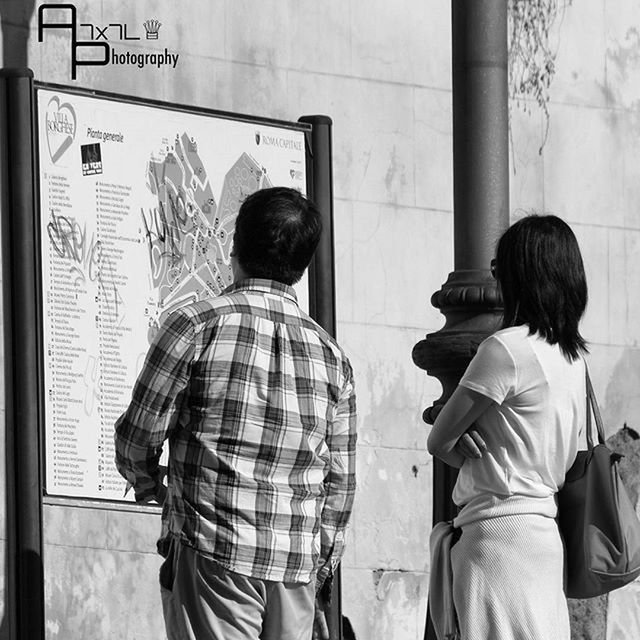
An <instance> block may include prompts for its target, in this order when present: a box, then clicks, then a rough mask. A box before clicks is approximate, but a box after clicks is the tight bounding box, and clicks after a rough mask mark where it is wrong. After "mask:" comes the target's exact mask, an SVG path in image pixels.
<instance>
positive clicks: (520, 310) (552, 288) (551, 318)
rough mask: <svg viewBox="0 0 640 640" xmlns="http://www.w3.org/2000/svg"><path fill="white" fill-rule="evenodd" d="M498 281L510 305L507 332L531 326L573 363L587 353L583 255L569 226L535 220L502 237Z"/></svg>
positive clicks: (553, 219) (521, 222)
mask: <svg viewBox="0 0 640 640" xmlns="http://www.w3.org/2000/svg"><path fill="white" fill-rule="evenodd" d="M496 278H497V280H498V284H499V285H500V289H501V291H502V298H503V301H504V319H503V325H502V326H503V328H506V327H512V326H515V325H520V324H528V325H529V332H530V333H531V334H532V333H535V332H539V333H540V335H541V336H543V337H544V338H545V340H546V341H547V342H548V343H550V344H558V345H559V346H560V349H561V350H562V353H563V354H564V355H565V357H566V358H567V359H568V360H576V359H577V358H578V357H579V355H580V354H581V353H585V352H586V351H587V344H586V342H585V340H584V338H583V337H582V336H581V335H580V332H579V331H578V324H579V322H580V319H581V318H582V315H583V314H584V310H585V308H586V306H587V279H586V276H585V273H584V265H583V263H582V255H581V254H580V248H579V247H578V241H577V240H576V237H575V235H574V234H573V231H572V230H571V228H570V227H569V225H568V224H567V223H566V222H564V221H563V220H561V219H560V218H558V217H557V216H551V215H545V216H540V215H529V216H527V217H526V218H522V219H521V220H519V221H518V222H516V223H515V224H513V225H512V226H511V227H509V229H507V231H505V233H504V234H503V235H502V237H501V238H500V240H499V242H498V251H497V253H496Z"/></svg>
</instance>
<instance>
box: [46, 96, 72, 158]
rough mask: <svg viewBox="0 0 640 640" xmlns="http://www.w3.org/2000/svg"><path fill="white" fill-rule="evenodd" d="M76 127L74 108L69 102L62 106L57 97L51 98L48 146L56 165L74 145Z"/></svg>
mask: <svg viewBox="0 0 640 640" xmlns="http://www.w3.org/2000/svg"><path fill="white" fill-rule="evenodd" d="M76 125H77V121H76V112H75V110H74V108H73V107H72V106H71V105H70V104H69V103H68V102H63V103H62V104H60V100H59V98H58V97H57V96H54V97H53V98H51V100H49V104H48V105H47V145H48V147H49V155H50V156H51V162H53V163H54V164H55V163H56V162H57V161H58V160H59V159H60V158H61V157H62V154H63V153H64V152H65V151H66V150H67V149H68V148H69V147H70V146H71V144H72V143H73V141H74V139H75V137H76Z"/></svg>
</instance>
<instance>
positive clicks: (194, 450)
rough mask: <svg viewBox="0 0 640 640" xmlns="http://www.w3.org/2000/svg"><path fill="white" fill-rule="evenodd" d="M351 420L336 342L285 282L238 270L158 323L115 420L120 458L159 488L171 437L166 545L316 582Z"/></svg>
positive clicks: (336, 515)
mask: <svg viewBox="0 0 640 640" xmlns="http://www.w3.org/2000/svg"><path fill="white" fill-rule="evenodd" d="M355 427H356V407H355V393H354V386H353V373H352V369H351V365H350V363H349V360H348V359H347V357H346V356H345V354H344V352H343V351H342V350H341V349H340V347H339V346H338V345H337V344H336V342H335V340H334V339H333V338H332V337H331V336H329V334H327V333H326V332H325V331H324V330H323V329H322V328H321V327H319V326H318V325H317V324H316V323H315V322H314V321H313V320H311V319H310V318H309V317H308V316H307V315H306V314H305V313H303V312H302V311H301V310H300V308H299V307H298V304H297V300H296V295H295V292H294V291H293V289H292V288H291V287H288V286H286V285H283V284H281V283H278V282H274V281H270V280H257V279H252V280H244V281H241V282H239V283H236V284H234V285H232V286H231V287H229V288H228V289H226V290H225V291H224V293H223V294H222V295H221V296H219V297H217V298H212V299H208V300H205V301H201V302H198V303H195V304H191V305H188V306H186V307H183V308H181V309H179V310H178V311H175V312H174V313H172V314H171V315H170V316H169V317H168V319H167V321H166V322H165V323H164V324H163V326H162V327H161V328H160V330H159V332H158V334H157V335H156V336H155V338H154V340H153V343H152V344H151V347H150V349H149V352H148V354H147V358H146V360H145V363H144V366H143V369H142V371H141V373H140V375H139V377H138V380H137V382H136V384H135V387H134V390H133V396H132V400H131V403H130V405H129V407H128V408H127V410H126V412H125V413H124V414H123V415H122V416H121V417H120V419H119V420H118V422H117V423H116V436H115V441H116V464H117V467H118V469H119V471H120V473H121V474H122V475H123V476H124V477H125V478H126V479H127V480H128V481H129V482H130V483H131V484H132V485H133V488H134V490H135V495H136V500H138V501H146V500H149V499H152V498H153V497H154V496H155V495H156V492H157V491H158V485H159V483H160V482H161V477H160V475H161V474H160V471H159V458H160V455H161V453H162V446H163V443H164V441H165V440H167V439H168V441H169V472H168V489H167V496H166V499H165V501H164V506H163V533H162V536H161V538H160V540H159V542H158V548H159V549H160V550H161V552H162V549H163V548H166V546H167V543H168V541H169V540H170V539H171V538H172V537H173V538H175V539H178V540H179V541H180V542H182V543H183V544H187V545H190V546H191V547H193V548H195V549H196V550H197V551H198V552H200V553H202V554H204V555H208V556H210V557H212V558H213V559H215V560H216V561H217V562H219V563H220V564H221V565H223V566H225V567H227V568H228V569H231V570H232V571H236V572H237V573H241V574H243V575H248V576H252V577H255V578H261V579H266V580H275V581H281V582H309V581H310V580H312V579H313V578H314V575H315V577H316V584H317V586H318V587H319V586H320V585H321V584H322V582H323V581H324V579H325V578H326V577H327V576H328V575H330V574H331V573H332V572H333V570H334V569H335V567H336V565H337V564H338V562H339V560H340V557H341V556H342V552H343V548H344V535H345V528H346V525H347V522H348V520H349V517H350V514H351V508H352V504H353V496H354V491H355V445H356V429H355Z"/></svg>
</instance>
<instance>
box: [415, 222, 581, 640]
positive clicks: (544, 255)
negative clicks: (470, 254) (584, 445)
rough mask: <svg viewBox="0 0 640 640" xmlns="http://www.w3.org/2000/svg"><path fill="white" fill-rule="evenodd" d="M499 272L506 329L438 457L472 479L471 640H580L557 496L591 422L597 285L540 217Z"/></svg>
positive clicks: (507, 241) (492, 343) (442, 417)
mask: <svg viewBox="0 0 640 640" xmlns="http://www.w3.org/2000/svg"><path fill="white" fill-rule="evenodd" d="M491 270H492V273H493V275H494V277H495V278H496V279H497V281H498V285H499V287H500V290H501V292H502V297H503V301H504V319H503V324H502V328H501V329H500V330H499V331H497V332H496V333H494V334H493V335H492V336H490V337H489V338H487V339H486V340H485V341H484V342H483V343H482V344H481V345H480V347H479V348H478V352H477V354H476V355H475V356H474V358H473V360H472V361H471V363H470V364H469V367H468V368H467V370H466V372H465V374H464V376H463V377H462V379H461V380H460V383H459V386H458V387H457V388H456V390H455V391H454V393H453V395H452V396H451V398H450V399H449V401H448V402H447V403H446V404H445V406H444V407H443V409H442V411H441V412H440V414H439V415H438V417H437V419H436V421H435V424H434V427H433V429H432V431H431V433H430V435H429V439H428V443H427V445H428V448H429V451H430V452H431V453H432V454H433V455H434V456H437V457H438V458H441V459H442V460H444V461H445V462H446V463H448V464H450V465H451V466H454V467H458V468H459V469H460V472H459V475H458V479H457V482H456V485H455V488H454V491H453V500H454V502H455V503H456V504H457V505H458V507H459V512H458V516H457V517H456V519H455V520H454V526H456V527H460V528H461V531H462V535H461V537H460V539H459V541H458V542H457V543H456V544H455V545H454V546H453V548H452V550H451V563H452V569H453V591H454V593H453V596H454V603H455V608H456V612H457V615H458V622H459V626H460V632H461V637H462V639H463V640H543V639H544V640H569V637H570V631H569V615H568V610H567V603H566V598H565V596H564V591H563V566H564V552H563V545H562V539H561V538H560V533H559V531H558V527H557V524H556V521H555V517H556V513H557V504H556V498H555V495H556V493H557V492H558V490H559V489H560V487H561V486H562V485H563V483H564V478H565V474H566V472H567V470H568V469H569V467H570V466H571V465H572V463H573V461H574V460H575V457H576V453H577V451H578V445H579V438H580V436H581V428H582V425H583V424H584V422H585V407H586V400H585V395H586V389H585V364H584V360H583V358H582V357H581V356H582V355H583V354H584V353H586V351H587V349H586V343H585V341H584V339H583V338H582V336H581V335H580V332H579V330H578V324H579V322H580V319H581V317H582V315H583V313H584V310H585V307H586V304H587V284H586V277H585V273H584V267H583V263H582V257H581V255H580V249H579V247H578V243H577V241H576V238H575V236H574V234H573V232H572V231H571V229H570V228H569V226H568V225H567V224H566V223H565V222H563V221H562V220H561V219H560V218H557V217H556V216H549V215H547V216H536V215H532V216H528V217H526V218H523V219H521V220H520V221H518V222H516V223H515V224H514V225H513V226H511V227H510V228H509V229H508V230H507V231H506V232H505V233H504V234H503V236H502V237H501V238H500V241H499V242H498V249H497V252H496V258H495V260H492V264H491Z"/></svg>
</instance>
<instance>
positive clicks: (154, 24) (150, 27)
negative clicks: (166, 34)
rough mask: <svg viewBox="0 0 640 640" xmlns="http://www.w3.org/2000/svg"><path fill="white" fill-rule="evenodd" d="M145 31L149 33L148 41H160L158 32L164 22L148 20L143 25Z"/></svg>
mask: <svg viewBox="0 0 640 640" xmlns="http://www.w3.org/2000/svg"><path fill="white" fill-rule="evenodd" d="M142 26H143V27H144V30H145V31H146V32H147V40H157V39H158V31H159V30H160V27H161V26H162V22H160V21H159V20H147V21H146V22H143V23H142Z"/></svg>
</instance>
